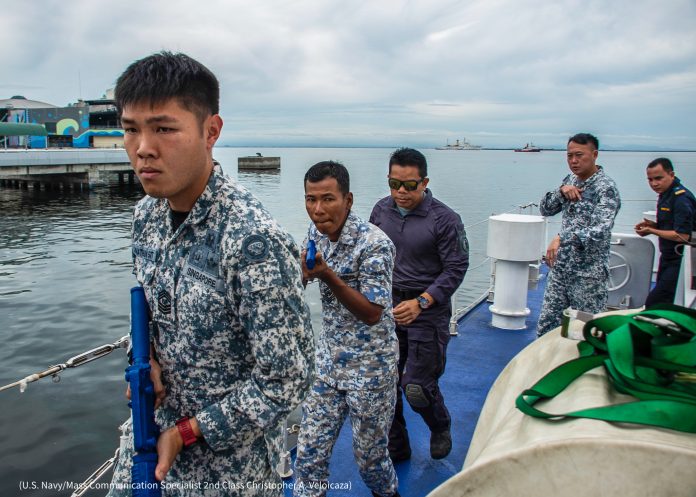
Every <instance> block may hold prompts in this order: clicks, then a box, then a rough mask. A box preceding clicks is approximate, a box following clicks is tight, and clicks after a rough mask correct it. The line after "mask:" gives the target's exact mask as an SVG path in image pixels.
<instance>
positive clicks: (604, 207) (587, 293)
mask: <svg viewBox="0 0 696 497" xmlns="http://www.w3.org/2000/svg"><path fill="white" fill-rule="evenodd" d="M598 150H599V141H598V140H597V138H596V137H594V136H593V135H591V134H589V133H578V134H577V135H574V136H572V137H570V139H569V140H568V150H567V159H568V167H569V168H570V170H571V172H572V173H573V174H569V175H568V176H566V177H565V178H564V179H563V182H562V184H561V186H560V187H559V188H556V189H554V190H552V191H550V192H548V193H546V195H544V198H542V199H541V204H540V206H539V210H540V211H541V214H542V215H544V216H553V215H555V214H558V213H559V212H561V211H562V212H563V221H562V223H561V230H560V231H559V233H558V235H556V236H555V237H554V238H553V240H552V241H551V243H550V244H549V246H548V249H547V250H546V263H547V264H548V265H549V266H550V267H551V270H550V271H549V276H548V282H547V283H546V291H545V293H544V302H543V304H542V308H541V314H540V315H539V322H538V324H537V335H538V336H542V335H544V334H546V333H548V332H549V331H551V330H552V329H554V328H556V327H558V326H559V325H560V324H561V315H562V313H563V310H564V309H566V308H568V307H572V308H573V309H577V310H581V311H586V312H590V313H592V314H594V313H597V312H601V311H603V310H604V308H605V307H606V304H607V298H608V285H609V249H610V242H611V230H612V228H613V226H614V219H615V218H616V214H617V213H618V212H619V209H620V208H621V198H620V197H619V190H618V189H617V188H616V183H614V180H613V179H611V178H610V177H609V176H607V175H606V174H605V173H604V169H603V168H602V166H599V165H598V164H597V163H596V160H597V155H598Z"/></svg>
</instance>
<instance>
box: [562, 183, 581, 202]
mask: <svg viewBox="0 0 696 497" xmlns="http://www.w3.org/2000/svg"><path fill="white" fill-rule="evenodd" d="M561 195H563V197H565V199H566V200H569V201H570V202H577V201H578V200H582V189H580V188H577V187H575V186H573V185H563V186H562V187H561Z"/></svg>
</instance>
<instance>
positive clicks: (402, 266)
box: [370, 148, 469, 462]
mask: <svg viewBox="0 0 696 497" xmlns="http://www.w3.org/2000/svg"><path fill="white" fill-rule="evenodd" d="M427 174H428V164H427V161H426V159H425V157H424V156H423V154H422V153H420V152H419V151H418V150H414V149H411V148H401V149H398V150H396V151H395V152H394V153H393V154H392V155H391V158H390V160H389V176H388V184H389V188H390V191H391V196H389V197H386V198H383V199H382V200H380V201H379V202H377V204H376V205H375V207H374V208H373V209H372V215H371V216H370V222H371V223H373V224H375V225H377V226H379V227H380V228H381V229H382V230H383V231H384V232H385V233H386V234H387V235H388V236H389V238H391V240H392V241H393V242H394V245H395V246H396V261H395V264H394V277H393V289H392V299H393V305H394V319H395V321H396V335H397V337H398V339H399V388H398V391H397V403H396V412H395V414H394V421H393V422H392V426H391V429H390V431H389V453H390V456H391V458H392V460H394V461H395V462H396V461H403V460H406V459H408V458H410V457H411V447H410V443H409V440H408V431H407V429H406V420H405V418H404V412H403V400H402V398H401V390H402V389H403V391H404V394H405V396H406V401H407V402H408V403H409V405H410V406H411V407H412V408H413V410H414V411H416V412H417V413H418V414H420V415H421V417H422V418H423V421H425V423H426V425H427V426H428V428H429V429H430V432H431V435H430V455H431V457H432V458H433V459H442V458H444V457H446V456H447V455H448V454H449V453H450V451H451V449H452V437H451V435H450V414H449V411H448V410H447V407H446V406H445V401H444V398H443V396H442V392H441V391H440V388H439V385H438V380H439V378H440V376H442V374H443V373H444V371H445V362H446V352H447V343H448V341H449V330H448V327H449V320H450V317H451V314H452V311H451V306H450V298H451V296H452V294H453V293H454V292H455V291H456V290H457V288H458V287H459V285H460V284H461V282H462V280H463V279H464V274H465V273H466V270H467V268H468V267H469V244H468V242H467V239H466V232H465V231H464V225H463V224H462V220H461V218H460V217H459V215H458V214H457V213H456V212H454V211H453V210H452V209H450V208H449V207H447V206H446V205H445V204H443V203H442V202H440V201H439V200H437V199H435V198H434V197H433V195H432V192H431V191H430V190H429V189H428V188H427V187H428V181H429V180H428V178H427Z"/></svg>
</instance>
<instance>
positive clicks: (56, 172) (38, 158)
mask: <svg viewBox="0 0 696 497" xmlns="http://www.w3.org/2000/svg"><path fill="white" fill-rule="evenodd" d="M116 180H118V183H119V184H126V183H128V184H131V185H132V184H134V183H135V181H136V179H135V175H134V174H133V169H132V168H131V165H130V161H129V160H128V155H127V154H126V151H125V150H124V149H94V148H91V149H75V148H70V149H45V150H37V149H28V150H12V149H10V150H0V186H2V187H10V188H13V187H14V188H22V189H25V190H27V189H29V187H30V186H31V187H32V188H34V189H41V188H43V189H46V190H55V189H59V188H61V187H62V188H63V189H70V188H73V189H75V190H83V189H85V188H92V187H95V186H101V185H108V184H110V183H112V182H113V181H116Z"/></svg>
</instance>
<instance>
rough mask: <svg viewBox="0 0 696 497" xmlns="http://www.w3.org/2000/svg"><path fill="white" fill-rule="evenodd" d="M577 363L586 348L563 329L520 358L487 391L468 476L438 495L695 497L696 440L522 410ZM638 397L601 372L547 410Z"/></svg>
mask: <svg viewBox="0 0 696 497" xmlns="http://www.w3.org/2000/svg"><path fill="white" fill-rule="evenodd" d="M577 356H578V350H577V342H576V341H573V340H569V339H565V338H561V336H560V329H558V328H557V329H556V330H554V331H552V332H550V333H547V334H546V335H544V336H543V337H542V338H540V339H538V340H536V341H534V342H533V343H532V344H530V345H529V346H528V347H527V348H525V349H524V350H523V351H522V352H520V353H519V354H518V355H517V356H516V357H515V358H514V359H513V360H512V361H511V362H510V363H509V364H508V366H507V367H506V368H505V369H504V370H503V372H502V373H501V374H500V376H499V377H498V379H497V380H496V382H495V383H494V385H493V387H492V388H491V390H490V392H489V394H488V398H487V399H486V403H485V405H484V407H483V410H482V411H481V414H480V416H479V421H478V424H477V426H476V431H475V432H474V436H473V439H472V441H471V445H470V447H469V452H468V454H467V457H466V460H465V461H464V467H463V469H462V471H461V472H460V473H458V474H456V475H455V476H453V477H452V478H450V479H449V480H448V481H446V482H444V483H443V484H442V485H440V486H439V487H437V488H436V489H435V490H433V491H432V492H431V493H430V494H429V497H457V496H467V497H509V496H512V495H531V496H534V497H587V496H595V495H597V496H599V495H606V496H609V495H611V496H626V497H628V496H630V497H655V496H671V497H693V496H694V495H696V471H694V468H695V467H696V434H690V433H682V432H678V431H674V430H668V429H662V428H652V427H647V426H639V425H630V424H623V425H621V424H616V423H614V424H612V423H608V422H604V421H597V420H591V419H574V420H566V421H560V422H553V421H547V420H542V419H537V418H532V417H530V416H527V415H525V414H522V412H521V411H519V410H518V409H516V408H515V399H516V398H517V396H518V395H519V394H520V393H521V392H522V391H523V390H525V389H527V388H530V387H531V386H532V385H534V383H536V382H537V381H538V380H539V379H540V378H541V377H542V376H543V375H545V374H546V373H547V372H548V371H550V370H551V369H553V368H555V367H556V366H558V365H560V364H561V363H563V362H566V361H568V360H570V359H573V358H576V357H577ZM630 400H634V399H633V398H632V397H628V396H626V395H622V394H619V393H617V392H616V391H615V390H613V389H612V388H610V387H609V386H608V383H607V380H606V375H605V373H604V370H603V369H602V368H597V369H594V370H592V371H590V372H589V373H586V374H585V375H583V376H582V377H581V378H579V379H578V380H576V381H575V382H573V383H572V384H571V385H570V386H569V387H568V388H566V389H565V390H564V391H563V392H562V393H561V394H560V395H559V396H558V397H556V398H554V399H553V400H551V401H550V402H547V403H544V405H543V407H541V406H540V407H541V408H542V409H543V410H544V411H546V412H556V413H562V412H568V411H572V410H578V409H581V408H584V407H596V406H603V405H609V404H616V403H620V402H627V401H630ZM453 438H455V439H456V436H454V437H453Z"/></svg>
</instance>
